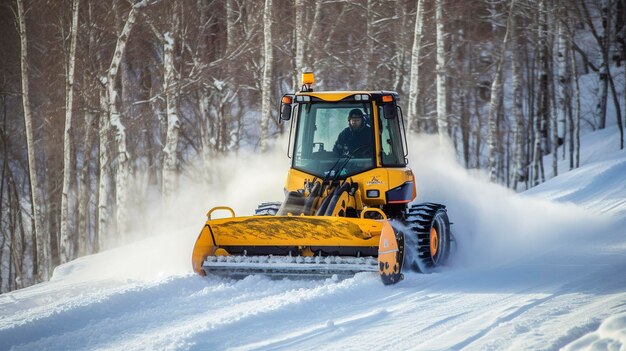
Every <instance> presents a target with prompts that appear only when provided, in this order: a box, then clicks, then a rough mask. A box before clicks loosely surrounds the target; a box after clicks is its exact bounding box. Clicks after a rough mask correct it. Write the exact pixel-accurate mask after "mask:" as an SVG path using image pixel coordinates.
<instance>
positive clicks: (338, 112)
mask: <svg viewBox="0 0 626 351" xmlns="http://www.w3.org/2000/svg"><path fill="white" fill-rule="evenodd" d="M313 83H314V77H313V74H312V73H310V72H307V73H304V74H303V75H302V84H303V85H302V89H301V91H299V92H296V93H293V94H285V95H283V97H282V99H281V105H280V119H281V122H287V123H290V138H289V151H288V154H289V157H290V158H291V160H292V163H291V168H290V169H289V171H288V175H287V180H286V183H285V199H284V201H282V202H266V203H262V204H260V205H259V207H258V209H257V210H256V211H255V215H253V216H246V217H236V216H235V213H234V211H233V210H232V209H231V208H229V207H225V206H220V207H215V208H213V209H211V210H210V211H209V212H208V213H207V217H208V219H207V221H206V224H205V225H204V227H203V228H202V231H201V232H200V235H199V236H198V239H197V240H196V244H195V246H194V249H193V254H192V265H193V269H194V271H195V272H197V273H198V274H200V275H206V274H218V275H227V276H233V277H241V276H247V275H250V274H266V275H278V276H296V277H300V276H333V275H338V276H350V275H354V274H355V273H358V272H378V273H379V274H380V277H381V279H382V281H383V283H384V284H394V283H397V282H399V281H400V280H402V279H403V277H404V275H403V271H404V270H406V269H411V270H415V271H421V272H426V271H430V270H431V269H433V268H434V267H437V266H440V265H442V264H444V263H445V262H446V260H447V259H448V257H449V255H450V246H451V240H453V237H452V235H451V233H450V222H449V219H448V215H447V211H446V208H445V206H444V205H441V204H436V203H421V204H411V203H412V202H413V200H414V199H415V198H416V196H417V194H416V187H415V177H414V175H413V172H412V170H411V169H410V168H409V167H408V161H407V158H406V156H407V142H406V133H405V128H404V122H403V117H402V110H401V108H400V107H399V106H398V101H399V96H398V94H397V93H395V92H391V91H319V92H317V91H313V89H312V84H313ZM216 211H226V212H227V213H230V216H231V217H226V218H216V219H214V218H212V217H213V216H214V213H215V212H216Z"/></svg>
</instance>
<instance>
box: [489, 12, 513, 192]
mask: <svg viewBox="0 0 626 351" xmlns="http://www.w3.org/2000/svg"><path fill="white" fill-rule="evenodd" d="M514 5H515V1H511V10H510V12H509V19H508V20H507V25H506V31H505V33H504V39H503V40H502V47H501V49H500V55H499V57H498V61H497V63H496V71H495V73H494V77H493V80H492V82H491V95H490V100H489V117H488V126H489V133H488V134H487V146H488V147H489V179H490V180H491V181H492V182H495V181H497V179H498V165H499V164H500V163H501V162H502V160H499V153H498V143H497V140H498V124H497V118H498V113H499V111H500V107H501V101H502V81H503V78H502V67H503V66H504V58H505V53H506V47H507V45H508V42H509V31H510V27H511V17H512V16H513V6H514Z"/></svg>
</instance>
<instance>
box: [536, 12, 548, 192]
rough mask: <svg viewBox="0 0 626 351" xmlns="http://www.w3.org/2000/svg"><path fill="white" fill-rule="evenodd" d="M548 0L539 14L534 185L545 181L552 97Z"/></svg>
mask: <svg viewBox="0 0 626 351" xmlns="http://www.w3.org/2000/svg"><path fill="white" fill-rule="evenodd" d="M545 1H546V0H540V1H539V13H538V16H537V28H538V31H539V38H538V40H539V45H538V50H539V57H538V60H539V91H538V107H537V116H536V117H535V147H534V151H533V167H534V172H533V186H536V185H539V181H540V178H539V177H540V176H541V182H544V181H545V175H544V172H543V150H544V145H545V143H544V140H545V138H546V137H547V134H548V133H547V131H546V127H547V123H548V121H549V115H550V98H549V91H548V33H547V31H548V25H547V17H548V14H547V10H546V3H545Z"/></svg>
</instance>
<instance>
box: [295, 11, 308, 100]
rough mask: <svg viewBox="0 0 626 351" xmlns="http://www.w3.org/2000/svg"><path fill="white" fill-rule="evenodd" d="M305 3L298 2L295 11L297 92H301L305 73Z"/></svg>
mask: <svg viewBox="0 0 626 351" xmlns="http://www.w3.org/2000/svg"><path fill="white" fill-rule="evenodd" d="M305 8H306V7H305V2H304V0H296V1H295V4H294V10H295V13H296V19H295V20H296V23H295V25H294V32H295V43H294V46H295V51H296V52H295V56H294V64H295V71H294V76H293V79H294V87H295V90H296V91H298V90H300V89H299V88H300V87H299V86H298V85H299V84H300V75H301V74H302V72H304V38H305V37H304V11H305Z"/></svg>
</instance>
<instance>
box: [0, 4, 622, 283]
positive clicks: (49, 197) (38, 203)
mask: <svg viewBox="0 0 626 351" xmlns="http://www.w3.org/2000/svg"><path fill="white" fill-rule="evenodd" d="M625 23H626V0H553V1H548V0H537V1H531V0H464V1H452V0H417V1H415V0H400V1H395V0H394V1H384V0H379V1H374V0H352V1H337V0H315V1H305V0H292V1H286V0H282V1H279V0H264V1H261V0H258V1H251V0H250V1H246V0H221V1H217V0H214V1H211V0H185V1H166V0H160V1H159V0H152V1H148V0H143V1H139V2H137V1H127V0H106V1H89V0H82V1H81V0H59V1H51V0H1V1H0V33H1V34H0V174H1V177H0V291H2V292H5V291H10V290H14V289H19V288H22V287H25V286H29V285H32V284H34V283H37V282H41V281H45V280H47V279H49V278H50V275H51V272H52V270H53V268H54V267H56V266H57V265H59V264H61V263H64V262H67V261H69V260H72V259H75V258H77V257H79V256H83V255H86V254H91V253H95V252H98V251H100V250H103V249H106V248H109V247H113V246H116V245H119V244H120V243H123V242H125V241H126V240H127V238H126V237H125V235H126V233H128V232H130V231H132V230H133V227H134V226H137V225H138V221H136V220H134V218H133V216H132V214H133V213H138V212H141V210H142V209H145V208H147V207H160V208H162V209H163V210H167V206H168V202H169V201H170V199H172V198H173V197H175V196H176V193H177V191H178V189H179V186H180V184H181V182H182V181H194V182H205V183H206V184H213V186H219V185H215V183H218V182H216V181H215V180H216V177H217V175H216V171H215V169H216V167H215V164H216V163H217V162H221V160H223V159H224V158H229V157H230V158H232V157H236V155H238V154H239V153H241V152H265V151H266V150H267V149H268V147H269V146H268V145H270V144H271V142H272V141H273V140H276V139H279V138H280V137H281V135H284V134H285V133H288V127H285V126H284V125H281V124H279V123H278V120H277V113H278V111H277V110H278V109H277V107H278V102H279V98H280V96H281V95H282V94H284V93H290V92H293V91H295V90H297V89H298V88H299V82H298V79H299V77H300V73H301V72H303V71H314V73H315V76H316V79H317V82H316V83H315V89H317V90H346V89H349V90H394V91H397V92H398V93H399V94H400V96H401V97H402V100H401V106H402V107H403V111H404V118H405V124H406V126H407V129H409V133H408V136H409V138H414V137H418V136H417V135H418V134H417V133H416V132H419V133H439V134H440V135H442V136H443V137H445V138H449V139H450V140H451V142H452V143H453V144H454V146H455V148H456V150H457V154H458V158H459V162H460V163H461V164H463V165H464V166H465V167H467V168H474V169H478V170H482V171H484V172H485V173H487V174H488V176H489V177H490V179H491V180H492V181H493V182H498V183H500V184H503V185H505V186H507V187H510V188H512V189H514V190H516V191H520V190H525V189H528V188H530V187H532V186H535V185H537V184H539V183H541V182H543V181H545V179H546V177H549V176H554V175H557V174H558V173H559V172H564V171H567V169H558V166H557V160H558V159H559V158H561V159H562V158H567V159H569V162H568V163H569V169H572V168H575V167H578V166H579V160H578V155H579V150H580V149H579V148H580V143H579V135H580V132H581V130H595V129H603V128H605V127H606V126H607V125H613V124H616V125H617V126H618V128H619V131H620V135H621V142H620V144H619V145H615V148H616V149H617V148H623V124H624V115H625V113H624V109H625V106H626V102H625V100H624V95H625V94H624V82H625V81H626V70H625V69H624V65H625V63H626V42H625V38H626V25H625ZM585 80H587V81H590V83H589V84H580V82H581V81H583V82H584V81H585ZM588 87H593V89H588ZM560 145H562V146H563V147H561V148H560V149H557V147H558V146H560ZM557 150H558V151H559V152H557ZM548 154H551V155H552V157H549V158H544V157H543V156H545V155H548ZM544 160H550V161H551V162H550V163H549V164H544ZM206 196H210V195H208V194H207V195H206ZM170 205H171V204H170Z"/></svg>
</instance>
